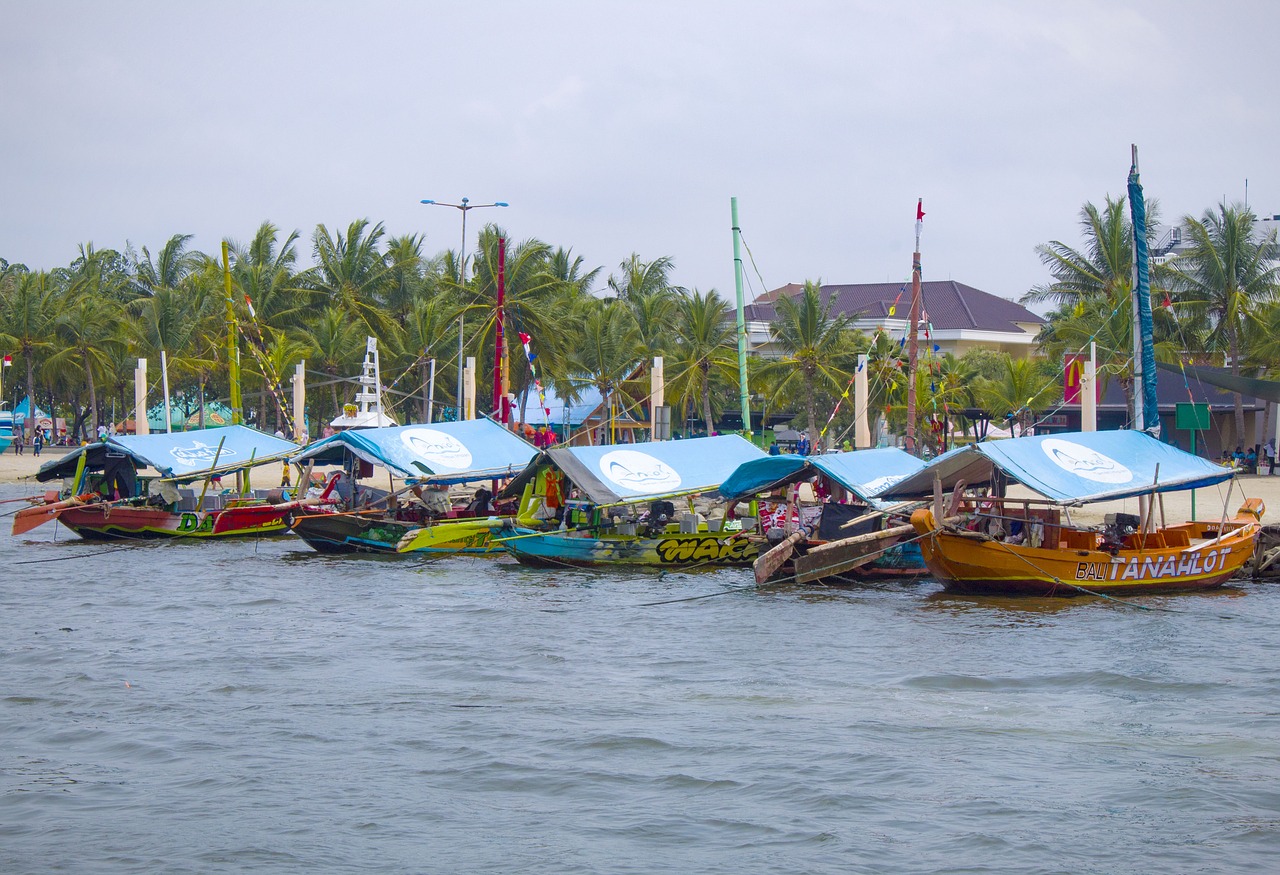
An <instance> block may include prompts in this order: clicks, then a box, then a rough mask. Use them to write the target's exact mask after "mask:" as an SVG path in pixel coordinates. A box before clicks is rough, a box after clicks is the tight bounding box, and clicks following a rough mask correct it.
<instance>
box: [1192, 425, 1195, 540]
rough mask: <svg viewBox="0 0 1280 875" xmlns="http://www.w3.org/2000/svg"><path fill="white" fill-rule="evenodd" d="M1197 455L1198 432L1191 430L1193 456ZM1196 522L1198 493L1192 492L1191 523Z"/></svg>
mask: <svg viewBox="0 0 1280 875" xmlns="http://www.w3.org/2000/svg"><path fill="white" fill-rule="evenodd" d="M1195 454H1196V430H1195V429H1194V428H1193V429H1191V455H1193V456H1194V455H1195ZM1195 521H1196V491H1195V490H1194V489H1192V490H1191V522H1193V523H1194V522H1195Z"/></svg>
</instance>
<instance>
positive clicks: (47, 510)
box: [13, 425, 298, 539]
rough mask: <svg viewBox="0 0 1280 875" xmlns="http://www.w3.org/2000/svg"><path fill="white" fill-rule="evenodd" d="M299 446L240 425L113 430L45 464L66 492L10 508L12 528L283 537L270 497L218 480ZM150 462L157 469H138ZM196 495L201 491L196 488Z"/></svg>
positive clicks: (43, 471)
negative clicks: (229, 488) (226, 487)
mask: <svg viewBox="0 0 1280 875" xmlns="http://www.w3.org/2000/svg"><path fill="white" fill-rule="evenodd" d="M297 449H298V447H297V445H296V444H293V443H291V442H289V441H287V440H284V439H282V438H277V437H274V436H272V435H268V434H264V433H263V432H260V431H258V430H256V429H253V428H249V427H247V426H243V425H233V426H225V427H223V428H212V429H205V430H203V431H194V432H179V433H174V434H165V433H157V434H151V435H112V436H110V437H108V438H107V439H106V440H105V441H101V442H98V443H94V444H89V445H88V446H85V447H80V448H78V449H77V450H75V451H74V452H71V453H68V454H66V455H65V456H62V457H60V458H56V459H52V460H50V461H49V462H47V463H45V464H44V465H43V466H42V467H41V468H40V470H39V471H38V472H37V474H36V479H37V480H39V481H41V482H48V481H50V480H54V479H58V478H64V479H65V481H66V485H65V487H64V489H62V490H60V491H54V492H50V493H46V495H45V496H44V497H43V499H42V500H41V501H40V503H38V504H36V505H35V506H33V507H29V508H24V509H23V510H21V511H19V512H18V513H17V514H15V515H14V518H13V533H14V534H15V535H20V534H24V533H25V532H28V531H30V530H32V529H34V528H35V527H37V526H39V525H42V524H44V523H46V522H49V521H50V520H57V521H59V522H61V523H62V524H64V525H65V526H67V528H69V529H71V530H72V531H74V532H76V533H77V534H78V535H80V536H81V537H83V538H86V539H120V538H124V539H133V538H201V539H203V538H220V537H237V536H256V535H274V534H284V533H285V531H286V529H285V522H284V516H283V514H282V513H280V512H277V511H274V510H272V509H271V506H272V502H271V501H270V500H269V499H268V498H265V497H263V498H257V497H253V496H251V495H248V494H245V493H244V492H232V493H230V494H228V493H225V492H224V491H223V489H222V487H221V485H217V486H212V488H211V484H212V483H213V482H214V480H215V478H217V479H218V480H219V481H220V478H221V477H222V476H224V475H233V474H237V475H242V476H243V477H244V478H245V479H244V480H243V481H242V482H243V483H244V484H246V486H247V483H248V480H247V474H246V473H244V472H247V471H248V470H249V469H251V468H254V467H258V466H260V465H267V464H276V465H279V464H280V463H281V462H282V460H284V459H285V458H287V457H288V455H289V454H291V453H294V452H297ZM145 469H152V470H154V471H155V472H156V474H155V475H154V476H147V475H145V474H142V473H140V471H143V470H145ZM197 493H198V494H197Z"/></svg>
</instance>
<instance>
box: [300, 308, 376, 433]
mask: <svg viewBox="0 0 1280 875" xmlns="http://www.w3.org/2000/svg"><path fill="white" fill-rule="evenodd" d="M364 337H365V335H364V325H361V324H359V323H355V322H352V321H351V320H350V319H348V318H347V315H346V314H345V313H343V312H342V311H341V310H339V309H338V308H337V307H335V306H330V307H327V308H325V309H324V310H323V311H321V312H320V314H319V316H317V317H316V319H314V320H313V321H312V322H311V323H310V324H309V325H308V326H307V327H306V328H305V329H303V330H302V331H301V332H300V335H299V340H300V341H301V342H302V343H304V344H306V345H307V346H309V347H310V353H309V354H310V355H311V356H312V357H313V358H312V359H311V361H312V362H313V363H314V365H315V367H316V369H317V370H319V371H322V372H323V373H325V374H328V375H329V390H330V393H331V396H332V399H333V411H332V415H333V416H337V415H338V413H339V412H341V410H342V402H341V401H340V400H339V395H338V384H339V383H341V382H343V380H344V378H345V377H346V375H348V374H352V373H354V372H355V371H356V370H357V369H358V368H359V367H360V361H361V359H362V357H363V356H364V351H365V344H364Z"/></svg>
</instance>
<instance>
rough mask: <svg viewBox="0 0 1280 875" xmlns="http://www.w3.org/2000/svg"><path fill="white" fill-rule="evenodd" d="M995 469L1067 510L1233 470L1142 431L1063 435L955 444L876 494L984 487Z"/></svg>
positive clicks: (1194, 485)
mask: <svg viewBox="0 0 1280 875" xmlns="http://www.w3.org/2000/svg"><path fill="white" fill-rule="evenodd" d="M997 470H998V471H1000V472H1002V473H1003V474H1004V475H1005V476H1006V477H1008V478H1009V479H1010V480H1014V481H1016V482H1018V483H1021V484H1022V485H1024V486H1026V487H1027V488H1029V489H1031V490H1033V491H1035V492H1037V493H1039V494H1040V495H1043V496H1044V497H1045V498H1048V499H1051V500H1053V501H1057V502H1061V503H1063V504H1072V505H1075V504H1085V503H1087V502H1091V501H1107V500H1110V499H1113V498H1128V497H1131V496H1134V495H1141V494H1142V493H1144V492H1177V491H1181V490H1185V489H1199V488H1200V487H1202V486H1212V485H1213V484H1215V483H1221V482H1222V481H1224V480H1229V479H1230V478H1231V477H1232V476H1233V475H1234V473H1235V472H1233V471H1232V470H1231V469H1229V468H1223V467H1221V466H1219V465H1215V464H1213V463H1212V462H1210V461H1208V460H1206V459H1202V458H1200V457H1199V456H1193V455H1191V454H1190V453H1186V452H1183V451H1182V450H1179V449H1177V448H1176V447H1171V446H1169V445H1168V444H1166V443H1162V442H1161V441H1158V440H1156V439H1155V438H1153V437H1151V436H1150V435H1148V434H1145V433H1143V432H1140V431H1086V432H1065V433H1061V434H1053V435H1034V436H1031V437H1020V438H1010V439H1009V440H1001V441H984V442H982V443H978V444H971V445H969V446H964V447H958V448H956V449H954V450H951V451H950V452H948V453H943V454H942V455H941V456H938V458H936V459H934V460H933V461H932V462H930V463H929V464H928V465H926V466H925V467H924V468H922V469H921V470H920V471H919V472H917V473H916V474H912V475H910V476H908V477H905V478H903V479H902V480H899V481H897V482H896V483H894V484H892V485H891V486H889V487H887V488H885V489H883V490H881V491H880V492H879V493H878V497H879V498H882V499H890V498H897V499H903V498H919V497H922V496H927V495H929V494H931V493H932V492H933V483H934V479H935V478H937V479H940V480H941V481H942V488H943V489H951V488H953V487H954V486H955V484H956V483H958V482H959V481H961V480H963V481H964V482H965V483H968V484H975V483H986V482H988V481H989V480H990V479H991V477H992V475H993V474H994V473H995V472H996V471H997Z"/></svg>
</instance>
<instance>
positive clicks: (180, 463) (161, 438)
mask: <svg viewBox="0 0 1280 875" xmlns="http://www.w3.org/2000/svg"><path fill="white" fill-rule="evenodd" d="M219 447H221V449H219ZM297 451H298V445H297V444H295V443H293V442H291V441H287V440H285V439H284V438H278V437H275V436H274V435H269V434H266V433H264V432H260V431H258V430H257V429H256V428H250V427H249V426H247V425H228V426H225V427H223V428H206V429H203V430H201V431H185V432H174V433H173V434H165V433H163V432H162V433H159V434H143V435H133V434H123V435H112V436H110V437H108V438H107V439H106V440H105V441H101V442H99V443H93V444H89V445H88V446H84V447H80V448H79V449H76V450H74V451H72V452H70V453H67V454H66V455H65V456H62V457H61V458H58V459H54V460H52V461H50V462H47V463H45V464H44V465H43V466H42V467H41V468H40V470H39V471H38V472H37V473H36V479H37V480H40V481H42V482H43V481H46V480H53V479H55V478H59V477H69V476H71V475H72V474H74V473H75V470H76V464H77V463H78V461H79V459H80V457H81V456H88V458H87V460H86V462H85V467H86V468H88V469H89V470H101V469H102V468H103V467H104V466H105V465H106V463H107V461H108V458H109V457H110V458H119V457H120V456H121V455H124V456H128V457H129V458H131V459H133V461H134V464H136V465H139V466H142V467H147V466H150V467H152V468H154V469H156V470H157V471H159V472H160V474H161V475H163V476H164V477H168V478H171V479H174V480H198V479H201V478H204V477H206V476H208V475H210V474H225V473H227V472H230V471H238V470H240V469H242V468H250V467H256V466H257V465H261V464H266V463H267V462H276V461H279V460H281V459H285V458H288V457H289V456H290V455H292V454H293V453H296V452H297ZM215 459H216V460H217V464H216V465H215V464H214V462H215Z"/></svg>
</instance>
